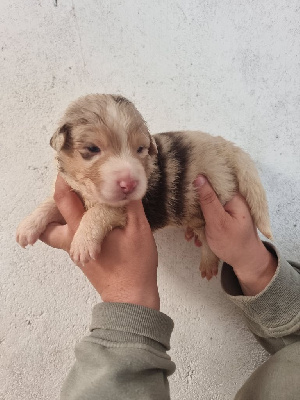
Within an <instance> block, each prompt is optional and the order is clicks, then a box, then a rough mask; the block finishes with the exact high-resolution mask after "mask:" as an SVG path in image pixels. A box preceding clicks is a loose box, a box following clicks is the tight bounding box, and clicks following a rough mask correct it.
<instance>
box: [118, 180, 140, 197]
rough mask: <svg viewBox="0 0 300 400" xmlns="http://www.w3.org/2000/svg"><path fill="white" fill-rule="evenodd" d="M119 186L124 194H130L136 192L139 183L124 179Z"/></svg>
mask: <svg viewBox="0 0 300 400" xmlns="http://www.w3.org/2000/svg"><path fill="white" fill-rule="evenodd" d="M119 185H120V188H121V189H122V192H123V193H125V194H129V193H132V192H133V191H134V188H135V187H136V185H137V181H134V180H132V179H123V180H122V181H120V182H119Z"/></svg>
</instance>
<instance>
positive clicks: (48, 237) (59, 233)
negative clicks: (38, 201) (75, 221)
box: [39, 222, 69, 251]
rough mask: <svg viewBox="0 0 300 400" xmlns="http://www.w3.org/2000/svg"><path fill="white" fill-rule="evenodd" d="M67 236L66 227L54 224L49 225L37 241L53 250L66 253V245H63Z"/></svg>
mask: <svg viewBox="0 0 300 400" xmlns="http://www.w3.org/2000/svg"><path fill="white" fill-rule="evenodd" d="M66 236H67V225H61V224H58V223H56V222H53V223H52V224H49V225H48V226H47V228H46V230H45V231H44V232H43V233H42V235H41V236H40V237H39V239H40V240H41V241H42V242H44V243H46V244H48V245H49V246H51V247H54V248H55V249H63V250H66V251H68V250H69V249H68V244H67V243H63V242H64V238H65V237H66Z"/></svg>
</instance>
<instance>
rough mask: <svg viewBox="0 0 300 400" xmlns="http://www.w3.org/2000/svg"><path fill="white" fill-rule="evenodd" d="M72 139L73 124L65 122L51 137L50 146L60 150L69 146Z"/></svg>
mask: <svg viewBox="0 0 300 400" xmlns="http://www.w3.org/2000/svg"><path fill="white" fill-rule="evenodd" d="M70 140H71V126H70V125H68V124H64V125H62V126H61V127H60V128H58V129H57V131H56V132H55V133H54V135H53V136H52V138H51V139H50V146H51V147H53V149H54V150H56V151H60V150H62V149H63V148H66V147H68V143H69V144H70Z"/></svg>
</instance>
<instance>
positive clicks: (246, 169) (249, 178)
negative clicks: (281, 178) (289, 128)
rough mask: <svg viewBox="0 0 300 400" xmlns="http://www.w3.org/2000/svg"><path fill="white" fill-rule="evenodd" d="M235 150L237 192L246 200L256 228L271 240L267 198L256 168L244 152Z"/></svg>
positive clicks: (238, 149)
mask: <svg viewBox="0 0 300 400" xmlns="http://www.w3.org/2000/svg"><path fill="white" fill-rule="evenodd" d="M235 150H236V154H235V155H236V157H235V161H236V165H235V166H234V168H235V173H236V176H237V181H238V185H239V187H238V190H239V192H240V193H241V195H242V196H243V197H244V198H245V199H246V201H247V203H248V205H249V207H250V211H251V215H252V217H253V219H254V222H255V225H256V226H257V228H258V229H259V230H260V232H261V233H262V234H263V235H264V236H265V237H266V238H268V239H273V235H272V231H271V227H270V218H269V207H268V202H267V196H266V192H265V190H264V188H263V185H262V183H261V180H260V177H259V175H258V171H257V169H256V166H255V164H254V162H253V161H252V159H251V158H250V156H249V155H248V154H247V153H246V152H244V151H243V150H241V149H240V148H236V149H235Z"/></svg>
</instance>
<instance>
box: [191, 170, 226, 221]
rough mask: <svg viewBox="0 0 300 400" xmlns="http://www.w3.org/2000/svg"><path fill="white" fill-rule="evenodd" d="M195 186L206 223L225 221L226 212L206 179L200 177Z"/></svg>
mask: <svg viewBox="0 0 300 400" xmlns="http://www.w3.org/2000/svg"><path fill="white" fill-rule="evenodd" d="M194 186H195V188H196V189H197V192H198V196H199V203H200V206H201V210H202V212H203V215H204V219H205V221H206V223H207V224H209V223H211V222H216V221H220V220H223V219H224V214H225V210H224V208H223V206H222V204H221V203H220V200H219V199H218V197H217V195H216V193H215V191H214V189H213V188H212V186H211V185H210V183H209V182H208V180H207V179H206V177H205V176H203V175H199V176H198V177H197V179H196V180H195V181H194Z"/></svg>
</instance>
